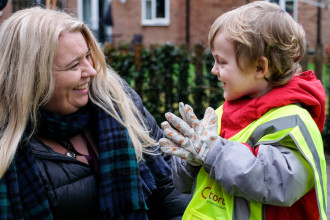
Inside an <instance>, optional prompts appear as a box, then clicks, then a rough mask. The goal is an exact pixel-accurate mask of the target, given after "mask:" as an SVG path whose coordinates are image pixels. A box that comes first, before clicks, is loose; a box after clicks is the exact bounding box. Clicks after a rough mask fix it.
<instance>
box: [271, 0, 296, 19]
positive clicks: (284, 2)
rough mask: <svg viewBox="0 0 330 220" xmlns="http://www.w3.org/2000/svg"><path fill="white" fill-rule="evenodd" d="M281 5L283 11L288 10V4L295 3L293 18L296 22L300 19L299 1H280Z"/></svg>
mask: <svg viewBox="0 0 330 220" xmlns="http://www.w3.org/2000/svg"><path fill="white" fill-rule="evenodd" d="M266 1H267V2H270V0H266ZM278 2H279V5H280V7H281V8H282V9H283V10H286V8H285V7H286V3H287V2H293V14H292V17H293V19H294V20H295V21H297V19H298V0H279V1H278Z"/></svg>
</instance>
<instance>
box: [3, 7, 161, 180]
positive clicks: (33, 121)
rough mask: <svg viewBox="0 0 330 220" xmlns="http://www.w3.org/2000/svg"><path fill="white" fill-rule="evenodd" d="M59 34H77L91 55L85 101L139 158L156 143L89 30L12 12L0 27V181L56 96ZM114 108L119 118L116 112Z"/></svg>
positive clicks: (45, 13) (51, 16)
mask: <svg viewBox="0 0 330 220" xmlns="http://www.w3.org/2000/svg"><path fill="white" fill-rule="evenodd" d="M62 31H68V32H80V33H82V35H83V36H84V38H85V40H86V43H87V45H88V47H89V49H90V51H91V58H92V60H93V63H94V68H95V69H96V71H97V75H96V76H95V77H94V78H93V79H92V83H91V89H90V93H89V97H90V100H91V102H93V103H94V104H95V105H97V106H99V107H100V108H102V109H103V110H104V111H106V112H107V113H108V114H109V115H111V116H113V117H114V118H116V120H118V121H119V122H120V123H121V124H123V125H124V126H125V127H126V128H127V130H128V133H129V136H130V138H131V140H132V143H133V146H134V149H135V151H136V156H137V159H138V160H139V161H140V160H143V156H142V154H143V153H144V152H147V153H150V151H148V149H147V147H149V146H152V145H154V144H155V141H154V140H153V139H152V138H151V137H150V136H149V133H148V131H147V127H146V125H145V123H144V121H143V117H142V116H141V113H140V112H139V110H138V109H137V108H136V106H135V105H134V103H133V101H132V99H131V97H130V96H129V95H128V93H126V92H125V91H124V86H123V83H122V80H121V78H120V77H119V76H118V75H117V73H115V71H113V70H112V69H111V68H110V67H109V66H107V65H106V61H105V57H104V54H103V51H102V50H101V48H100V46H99V44H98V42H97V41H96V39H95V38H94V36H93V35H92V33H91V31H90V30H89V29H88V27H87V26H86V25H85V24H84V23H82V22H80V21H79V20H77V19H76V18H74V17H73V16H71V15H69V14H67V13H65V12H61V11H56V10H50V9H43V8H39V7H34V8H29V9H24V10H21V11H18V12H16V13H14V14H13V15H12V16H11V17H9V18H8V19H7V20H6V21H4V23H3V24H2V26H1V28H0V39H1V40H2V43H1V45H0V54H1V58H0V90H1V98H0V111H1V112H0V158H1V160H0V161H1V162H0V178H1V177H2V176H3V175H4V173H5V171H6V170H7V168H8V167H9V166H10V163H11V162H12V160H13V158H14V156H15V153H16V151H17V147H18V145H19V143H20V141H21V140H22V137H23V135H24V132H25V131H26V128H27V125H28V124H30V125H31V127H32V129H31V131H30V133H29V134H27V135H28V136H29V137H31V136H32V135H33V132H35V129H36V126H37V112H38V110H39V109H40V107H42V106H44V105H45V104H46V103H47V102H48V101H49V99H50V97H51V96H52V94H53V92H54V79H53V76H52V69H53V63H54V59H55V55H56V50H57V45H58V38H59V35H60V33H61V32H62ZM115 107H116V108H118V110H119V112H120V115H119V113H117V111H116V109H115Z"/></svg>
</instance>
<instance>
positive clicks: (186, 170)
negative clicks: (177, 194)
mask: <svg viewBox="0 0 330 220" xmlns="http://www.w3.org/2000/svg"><path fill="white" fill-rule="evenodd" d="M199 169H200V166H198V167H194V166H191V165H190V164H188V163H187V162H186V161H185V160H183V159H181V158H179V157H176V156H173V157H172V175H173V182H174V186H175V188H177V189H178V190H179V191H181V192H183V193H191V192H192V188H193V185H194V179H195V177H196V175H197V173H198V171H199Z"/></svg>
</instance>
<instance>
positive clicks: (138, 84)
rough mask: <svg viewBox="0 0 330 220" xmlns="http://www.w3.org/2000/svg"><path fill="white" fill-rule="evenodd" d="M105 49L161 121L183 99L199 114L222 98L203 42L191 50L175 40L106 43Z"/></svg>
mask: <svg viewBox="0 0 330 220" xmlns="http://www.w3.org/2000/svg"><path fill="white" fill-rule="evenodd" d="M104 51H105V55H106V57H107V61H108V63H109V64H110V65H111V66H112V68H114V69H115V70H116V71H117V72H118V73H119V75H121V76H122V77H123V78H124V79H125V80H126V81H127V82H128V83H129V84H130V85H131V86H132V87H133V88H134V89H135V90H136V91H137V93H138V94H139V95H140V96H141V97H142V99H143V102H144V105H145V107H146V108H147V109H148V110H149V112H150V113H151V114H152V115H153V116H154V117H155V119H156V120H157V122H158V123H159V124H160V123H161V122H162V121H164V120H165V117H164V114H165V113H166V112H168V111H170V112H174V113H176V114H177V113H178V103H179V102H180V101H182V102H184V103H187V104H190V105H192V106H193V107H194V111H195V113H196V115H197V116H198V117H203V113H204V111H205V108H206V107H207V106H212V107H213V108H217V107H218V106H220V104H221V103H222V102H223V96H222V90H221V89H220V88H221V86H220V84H219V81H218V79H217V77H216V76H214V75H212V74H211V73H210V70H211V67H212V65H213V58H212V56H211V54H210V53H207V52H205V48H204V47H203V46H201V45H196V46H195V47H194V49H193V51H192V52H190V51H188V49H187V48H186V47H185V46H175V45H172V44H166V45H162V46H155V47H151V48H150V49H145V48H143V47H142V46H141V45H139V44H137V45H135V46H134V47H132V48H130V47H129V46H121V47H119V48H116V49H114V48H113V47H111V45H106V46H105V49H104Z"/></svg>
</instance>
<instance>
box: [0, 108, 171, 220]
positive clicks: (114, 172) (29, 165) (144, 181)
mask: <svg viewBox="0 0 330 220" xmlns="http://www.w3.org/2000/svg"><path fill="white" fill-rule="evenodd" d="M87 109H88V110H87V111H86V109H82V111H78V112H77V113H76V114H74V115H70V116H68V117H69V118H71V119H72V118H74V120H73V119H72V120H71V119H68V118H67V117H65V120H63V119H61V117H59V116H58V115H53V116H52V115H50V114H46V115H43V120H47V121H48V123H50V124H47V127H48V128H50V127H53V128H54V129H53V128H52V129H48V131H49V132H44V131H45V130H44V129H43V127H44V126H43V125H42V127H41V129H40V130H43V134H44V135H45V134H46V133H47V136H48V137H51V136H53V135H52V134H51V133H52V132H53V131H54V133H53V134H54V135H57V133H56V130H57V129H56V126H54V123H55V121H57V122H58V120H60V121H62V123H60V124H61V126H60V127H61V128H59V129H60V130H61V131H65V127H70V128H72V127H75V126H76V125H77V124H80V125H82V124H81V123H82V122H81V119H82V118H84V119H89V118H90V120H89V121H90V122H91V124H90V126H92V129H94V128H95V131H96V133H97V138H96V141H97V143H98V147H99V163H100V170H99V173H98V174H99V190H98V192H99V206H100V211H99V219H132V220H133V219H134V220H138V219H141V220H145V219H148V218H147V212H146V211H147V206H146V200H147V199H148V197H149V196H150V195H151V193H152V191H154V190H155V189H156V182H157V180H159V179H162V178H164V177H166V176H168V175H171V170H170V168H169V166H168V164H167V163H166V162H165V160H164V159H163V157H161V156H152V155H147V156H146V155H145V161H144V162H139V163H137V161H136V157H135V151H134V148H133V146H132V143H131V140H130V139H129V136H128V132H127V130H126V128H125V127H124V126H122V125H121V124H120V123H118V122H117V121H116V120H115V119H114V118H112V117H110V116H109V115H108V114H106V113H105V112H104V111H103V110H101V109H99V108H97V107H93V108H90V107H88V108H87ZM86 114H88V115H86ZM45 117H47V118H45ZM62 117H63V116H62ZM65 121H70V123H72V124H70V125H67V124H66V123H65ZM83 124H85V125H87V124H88V120H87V122H86V120H85V122H84V123H83ZM94 126H95V127H94ZM77 127H79V126H77ZM79 129H80V128H79ZM73 130H74V129H73ZM62 133H63V134H65V132H62ZM73 133H74V132H73ZM56 137H57V136H56ZM27 145H28V143H27V144H25V145H24V144H21V146H20V147H19V150H18V152H17V155H16V158H15V160H14V161H13V163H12V165H11V166H10V167H9V169H8V170H7V172H6V173H5V175H4V177H2V178H1V179H0V219H52V214H51V210H50V206H49V203H48V199H47V195H46V192H45V190H44V187H43V183H42V181H41V178H40V175H39V171H38V168H37V167H36V164H35V159H34V156H33V154H32V152H31V149H30V148H29V147H27Z"/></svg>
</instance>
